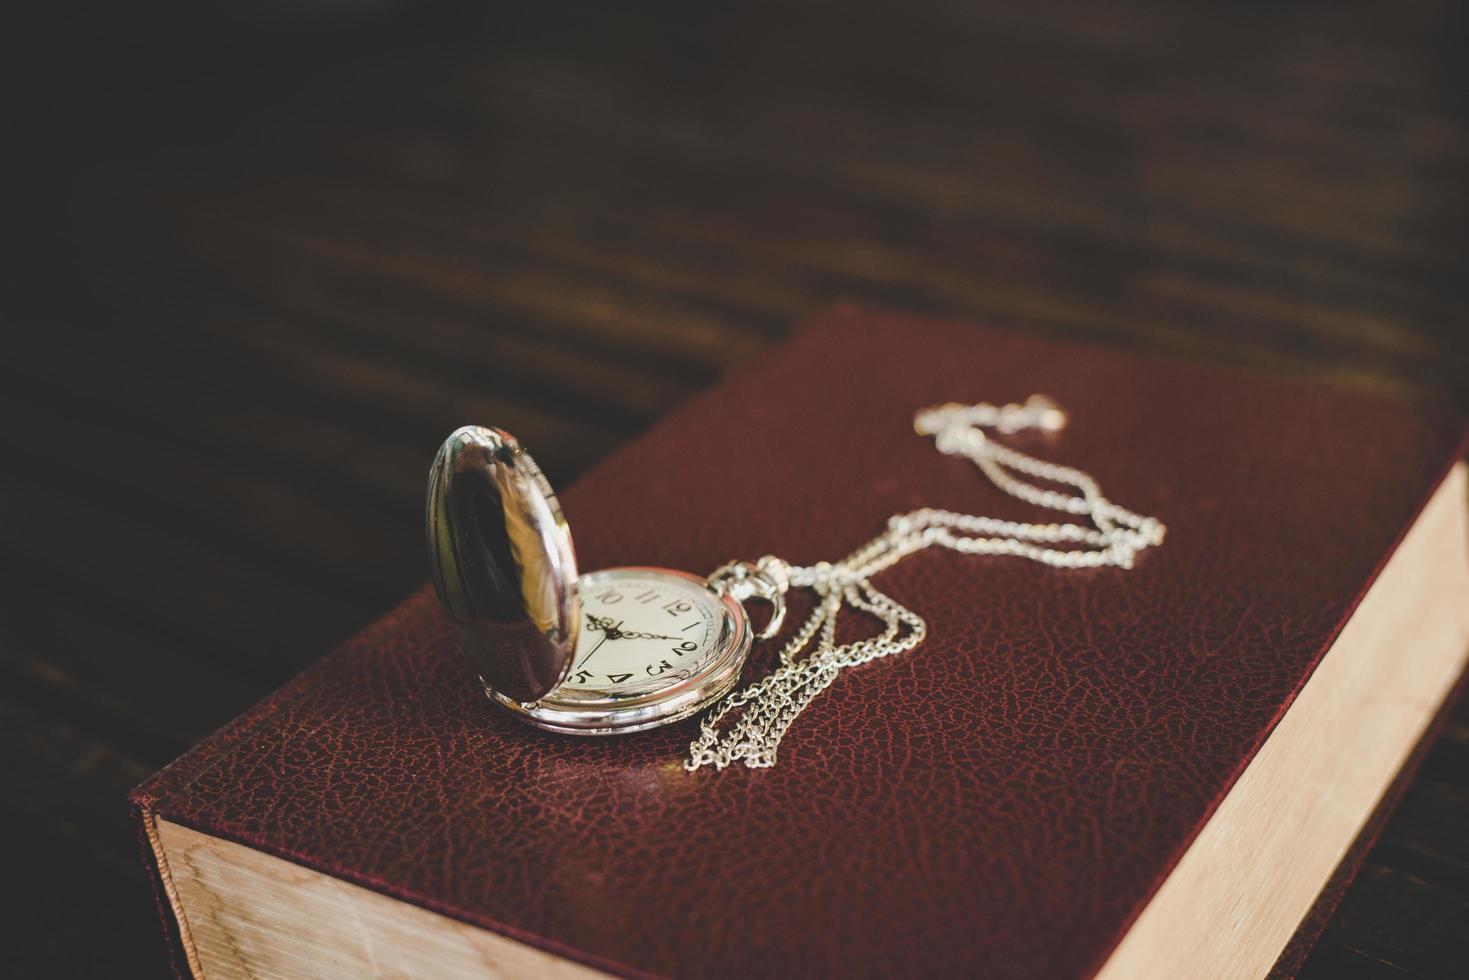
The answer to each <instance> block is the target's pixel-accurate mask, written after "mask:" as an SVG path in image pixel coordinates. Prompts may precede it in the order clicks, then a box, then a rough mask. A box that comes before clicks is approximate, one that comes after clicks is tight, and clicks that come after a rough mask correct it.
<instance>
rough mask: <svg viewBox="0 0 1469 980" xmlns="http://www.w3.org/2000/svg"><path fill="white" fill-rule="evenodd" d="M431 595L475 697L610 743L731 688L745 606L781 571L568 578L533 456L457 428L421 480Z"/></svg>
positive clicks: (741, 647)
mask: <svg viewBox="0 0 1469 980" xmlns="http://www.w3.org/2000/svg"><path fill="white" fill-rule="evenodd" d="M426 531H427V536H428V546H429V553H430V556H431V562H430V564H431V568H432V572H433V580H434V587H435V589H436V590H437V592H438V595H439V600H440V601H441V602H442V603H443V606H444V609H445V611H446V612H447V613H448V614H449V617H450V619H451V620H452V621H453V622H454V625H455V627H456V631H457V633H458V639H459V646H460V648H461V649H462V650H463V651H464V653H465V654H466V655H467V656H468V657H469V659H470V660H471V661H472V662H473V664H474V666H475V668H476V669H477V670H478V671H479V676H480V680H481V681H482V682H483V683H484V686H485V691H486V693H488V694H489V696H490V697H491V698H493V699H494V700H495V701H497V702H499V703H500V704H501V705H503V706H505V707H506V708H509V709H510V710H511V711H514V712H515V713H516V714H518V715H520V716H521V717H522V718H524V719H525V720H526V721H528V722H530V723H531V724H533V725H537V726H539V727H541V728H546V729H549V730H551V731H556V732H570V733H575V734H582V735H607V734H612V733H616V732H635V731H639V730H641V729H645V728H653V727H655V726H658V725H664V724H667V723H669V722H672V721H677V720H679V719H681V718H687V717H688V716H689V715H692V714H694V713H696V712H698V711H699V710H701V709H703V708H704V707H706V706H708V705H709V704H711V703H712V702H714V701H717V700H718V699H719V698H720V697H722V696H723V695H724V694H726V693H727V692H728V691H729V689H730V688H731V687H732V686H733V685H734V683H735V682H736V681H737V680H738V679H739V676H740V669H741V668H742V667H743V666H744V663H745V658H746V657H747V656H749V653H750V645H751V642H752V641H753V639H754V638H755V633H754V630H753V627H752V626H751V622H750V618H749V616H748V615H747V614H746V612H745V607H744V602H743V600H745V599H748V598H764V599H767V600H768V601H769V602H771V603H772V606H773V610H772V614H771V616H770V618H769V621H768V622H767V623H766V624H765V626H764V628H763V629H762V630H761V631H760V634H761V636H762V638H763V636H768V635H770V634H772V633H774V631H775V630H777V629H779V627H780V621H781V618H782V616H783V615H784V608H785V607H784V602H783V599H782V596H783V593H784V591H785V585H784V583H783V582H782V580H781V574H782V569H781V566H780V565H779V564H778V563H774V562H766V564H765V565H764V566H761V565H759V564H756V565H755V566H746V565H743V564H741V565H739V566H738V567H737V568H735V567H731V568H730V570H728V571H723V572H721V573H716V575H715V576H711V577H710V578H708V579H705V578H701V577H699V576H697V575H691V574H690V573H688V572H681V571H676V570H674V569H669V568H648V567H630V568H609V569H604V570H602V571H596V572H591V573H588V574H584V575H580V576H578V574H577V568H576V552H575V550H574V548H573V546H572V539H571V529H570V528H569V527H568V526H567V523H566V519H565V517H563V516H562V513H561V506H560V504H558V503H557V501H556V495H555V493H554V492H553V491H552V489H551V486H550V484H549V483H548V482H547V481H546V478H545V476H543V475H542V473H541V470H540V467H538V466H537V465H536V462H535V460H534V459H532V458H531V455H530V453H528V452H526V451H525V449H524V448H523V447H522V446H521V445H520V443H519V442H517V441H516V439H515V437H514V436H512V435H510V434H509V433H508V432H505V431H503V430H500V429H494V428H485V427H481V426H465V427H464V428H461V429H459V430H457V431H456V432H454V434H453V435H451V436H449V438H448V440H447V441H446V442H445V443H444V445H443V447H442V448H441V449H440V450H439V454H438V456H437V458H436V459H435V460H434V464H433V468H432V469H431V470H430V473H429V490H428V507H427V514H426Z"/></svg>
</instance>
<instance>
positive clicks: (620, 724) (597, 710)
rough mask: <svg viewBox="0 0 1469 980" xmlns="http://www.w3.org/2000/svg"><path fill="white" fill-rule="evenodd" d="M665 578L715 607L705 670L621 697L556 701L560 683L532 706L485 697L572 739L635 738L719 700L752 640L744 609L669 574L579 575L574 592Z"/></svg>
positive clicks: (692, 578)
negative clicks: (612, 582) (717, 619)
mask: <svg viewBox="0 0 1469 980" xmlns="http://www.w3.org/2000/svg"><path fill="white" fill-rule="evenodd" d="M649 575H654V576H667V577H671V578H678V579H682V580H684V581H685V582H694V583H696V584H698V585H699V586H700V587H701V588H703V589H706V590H707V591H708V592H709V594H710V595H711V596H712V597H713V598H714V599H715V600H716V601H717V602H718V603H719V606H720V608H721V611H722V612H723V614H724V616H723V621H722V623H721V627H720V631H719V638H718V639H717V640H716V641H715V644H716V647H717V650H716V652H715V654H714V656H713V657H711V658H710V660H709V664H708V666H707V667H706V668H705V669H703V670H702V671H700V672H699V673H697V674H695V675H694V676H692V677H686V678H682V679H680V680H676V681H673V682H672V683H670V684H669V685H668V686H667V687H663V688H658V689H657V690H653V691H642V692H639V693H633V694H628V695H625V696H619V695H615V694H614V695H610V696H602V697H597V696H593V695H590V694H583V693H576V694H570V693H568V694H567V695H565V696H561V690H562V688H563V687H564V686H565V682H564V681H563V682H562V683H561V684H559V685H557V687H555V688H553V689H552V690H551V691H550V692H549V693H547V694H546V695H545V696H544V697H542V698H540V699H539V700H537V701H531V702H523V701H517V700H515V699H514V698H511V697H507V696H506V695H504V694H501V693H500V692H498V691H496V690H494V689H493V688H491V687H490V686H489V685H488V684H487V685H485V693H486V694H488V695H489V696H490V698H491V699H492V700H493V701H495V702H496V703H498V704H500V705H501V706H503V707H505V708H507V709H509V710H510V711H512V712H514V713H515V714H517V715H519V716H520V718H521V719H522V720H524V721H526V722H529V723H530V724H532V725H535V726H536V727H537V728H543V729H545V730H547V731H552V732H561V733H565V734H573V735H614V734H625V733H627V732H638V731H643V730H645V729H649V728H657V727H660V726H662V725H669V724H672V723H673V722H676V721H681V720H682V719H684V718H687V717H689V716H690V715H693V714H696V713H698V712H699V711H700V710H702V709H703V708H705V707H707V706H708V705H709V704H711V703H712V702H714V701H717V700H718V699H719V698H721V697H723V696H724V694H725V693H727V692H728V691H729V689H730V688H732V687H733V686H734V685H735V682H736V681H738V680H739V678H740V670H741V668H743V667H744V664H745V660H746V659H747V658H748V657H749V654H750V647H751V645H752V642H753V636H752V634H751V631H750V623H749V620H748V619H747V617H746V616H745V609H744V607H743V606H742V605H740V603H739V602H737V601H736V600H734V599H732V598H730V597H729V596H727V595H722V594H720V593H718V592H715V591H714V590H713V589H710V588H709V584H708V582H707V581H706V580H705V579H703V578H701V577H699V576H698V575H692V574H690V573H688V572H684V571H680V570H678V569H675V568H658V567H656V566H651V565H628V566H619V567H616V568H604V569H600V570H598V571H595V572H588V573H586V574H583V575H582V576H581V577H580V578H579V579H578V581H577V587H578V588H581V586H582V585H583V584H584V583H585V584H587V585H593V584H596V583H597V582H598V581H599V580H604V579H609V578H619V577H623V576H626V577H634V576H643V577H646V576H649Z"/></svg>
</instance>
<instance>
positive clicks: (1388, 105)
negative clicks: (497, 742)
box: [0, 0, 1469, 977]
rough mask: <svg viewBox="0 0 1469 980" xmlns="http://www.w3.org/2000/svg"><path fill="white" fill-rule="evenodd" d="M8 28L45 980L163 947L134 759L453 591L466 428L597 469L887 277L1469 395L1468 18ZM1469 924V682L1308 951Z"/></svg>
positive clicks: (568, 14) (443, 6) (10, 321)
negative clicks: (432, 501) (454, 449)
mask: <svg viewBox="0 0 1469 980" xmlns="http://www.w3.org/2000/svg"><path fill="white" fill-rule="evenodd" d="M39 6H42V7H45V5H39ZM7 21H8V26H7V29H6V32H5V33H6V36H5V37H4V39H3V41H0V45H3V47H4V62H5V69H4V71H5V74H6V76H7V77H6V84H5V85H4V90H5V95H4V99H5V102H6V106H5V115H4V133H5V137H6V138H5V140H4V150H3V154H0V156H3V159H0V177H3V180H0V203H3V208H4V210H3V218H0V241H3V243H4V245H5V246H6V258H5V261H4V265H3V268H4V270H5V280H6V285H5V288H4V290H3V291H0V452H3V463H0V513H3V517H0V580H3V591H0V770H3V774H4V776H3V779H0V824H3V826H0V836H3V841H4V845H3V847H4V851H3V854H4V860H5V867H6V872H7V873H6V880H7V881H8V882H9V888H10V895H9V898H10V899H12V901H13V902H14V907H13V908H12V909H11V911H9V912H7V913H6V914H5V916H4V917H3V920H0V921H3V934H4V936H5V956H4V958H0V972H3V973H6V974H14V975H20V976H31V975H37V976H40V975H45V976H65V975H106V976H131V975H140V976H158V975H162V974H163V972H164V970H165V961H164V958H163V953H162V944H161V938H160V935H161V932H160V929H159V927H158V925H157V923H156V912H155V910H154V907H153V903H152V898H151V896H150V894H149V892H148V890H147V887H146V884H145V880H144V877H143V872H142V864H141V859H140V856H139V850H138V847H137V844H136V841H135V839H134V831H133V828H132V826H131V824H130V823H129V820H128V814H127V809H126V805H125V802H124V797H125V793H126V791H127V789H128V788H129V787H130V786H131V785H133V784H134V783H136V782H138V781H139V780H141V779H142V778H143V777H144V776H146V775H147V774H149V773H150V772H152V771H153V770H154V769H156V768H158V767H159V766H161V765H163V764H164V763H166V762H168V761H169V760H170V759H172V758H173V757H174V756H176V755H177V754H179V753H180V752H182V751H183V750H184V749H185V748H187V747H188V746H189V745H191V744H192V743H193V742H195V741H196V740H198V739H199V738H201V737H202V736H204V735H205V734H207V733H208V732H209V731H211V730H213V729H214V728H216V727H218V726H219V725H222V724H224V723H225V722H227V721H228V720H229V719H230V718H231V717H233V716H234V715H235V714H236V713H238V712H239V711H240V710H242V709H243V708H245V707H246V706H247V705H249V704H250V703H252V702H253V701H255V700H256V699H258V698H259V697H261V696H263V695H264V694H265V693H267V692H268V691H269V690H270V689H271V688H273V687H274V686H276V685H277V684H279V683H280V682H281V681H283V680H285V679H286V678H287V677H289V676H290V675H291V674H293V673H294V672H296V671H297V670H298V669H300V668H301V667H303V666H304V665H305V664H307V663H309V662H310V661H311V660H313V659H314V658H315V657H317V656H319V655H320V654H321V653H323V652H325V651H326V650H327V649H328V648H330V647H331V646H333V645H335V644H336V643H337V642H338V641H340V640H341V639H343V638H345V637H346V636H348V635H350V634H351V633H353V632H354V631H356V630H357V629H358V628H360V627H361V626H362V625H364V624H365V623H366V622H368V621H369V620H371V619H372V618H373V617H375V616H377V615H379V614H381V613H382V612H384V611H386V610H387V609H388V608H389V607H390V606H391V605H393V604H394V603H395V602H396V600H398V599H399V598H400V597H402V596H403V595H405V594H406V593H408V592H409V591H410V590H412V589H413V588H415V587H416V586H417V585H419V584H420V583H421V582H422V581H423V580H424V577H425V565H424V559H423V556H422V544H421V536H420V535H421V530H420V520H421V518H420V507H421V500H422V493H423V481H424V475H425V473H426V468H427V465H428V462H429V460H430V458H431V456H432V453H433V450H434V449H435V447H436V446H437V445H438V443H439V441H440V440H441V439H442V438H443V436H444V435H445V434H446V433H447V432H449V431H450V430H451V429H452V428H454V427H455V426H457V425H459V424H461V423H463V422H466V421H481V422H488V421H493V422H494V423H495V424H498V425H503V426H505V427H507V428H509V429H511V430H512V431H514V432H516V433H517V434H519V435H520V436H521V437H522V438H523V439H525V440H526V441H527V442H528V443H529V444H530V445H532V446H534V447H535V452H536V454H537V457H538V458H539V459H540V460H541V461H542V462H543V464H545V465H546V468H547V470H548V471H549V475H550V476H551V478H552V479H553V481H555V482H557V483H559V484H565V483H567V482H569V481H570V480H572V479H574V478H575V476H576V475H577V473H578V472H580V471H581V470H583V469H585V468H586V467H588V466H589V465H590V464H591V463H593V462H595V461H596V460H597V459H599V458H601V457H602V456H604V455H605V454H607V453H609V452H611V451H613V450H614V449H616V448H617V446H618V445H619V444H621V443H622V442H623V441H625V440H626V439H628V438H629V437H630V436H632V435H634V434H636V433H637V432H639V431H640V430H642V429H643V428H644V427H646V426H647V425H649V424H650V423H651V422H652V421H653V420H655V419H657V418H658V417H659V416H661V415H663V414H664V413H666V412H668V411H669V410H671V409H672V408H674V407H675V406H677V405H678V404H679V403H680V402H681V401H682V400H684V399H685V398H687V397H689V396H690V395H692V394H693V393H695V392H698V391H700V390H703V389H705V388H707V387H708V386H710V385H711V384H713V383H715V382H716V381H717V380H718V379H719V378H720V376H721V375H722V374H724V373H725V372H726V371H728V370H729V369H730V368H732V367H734V366H736V365H739V364H741V363H742V362H745V361H746V360H748V359H749V358H751V357H753V356H755V355H757V354H758V353H759V352H760V351H762V350H764V349H766V348H768V347H769V346H771V345H772V344H774V343H776V342H778V341H779V339H780V338H781V337H782V336H783V335H784V334H786V333H787V332H788V331H790V330H791V329H793V328H794V327H795V326H796V325H798V324H799V323H800V321H801V320H802V319H803V318H805V317H807V316H809V315H810V314H812V313H814V312H816V311H818V310H820V309H822V308H823V307H826V306H828V305H830V304H831V303H833V302H835V301H837V300H843V299H847V300H857V301H860V302H863V303H869V304H880V305H886V306H892V307H900V308H906V309H912V310H916V311H922V312H931V313H939V314H944V315H952V316H958V317H962V318H964V319H969V320H974V321H978V322H983V323H986V324H990V325H994V326H1000V327H1004V328H1008V329H1013V330H1023V331H1029V332H1034V333H1040V334H1045V335H1049V336H1058V337H1065V336H1071V337H1081V338H1087V339H1090V340H1101V341H1105V342H1110V343H1115V344H1118V345H1125V346H1128V347H1133V348H1139V349H1146V350H1150V351H1156V352H1165V353H1170V354H1175V355H1178V356H1182V357H1186V358H1193V359H1203V360H1209V361H1214V362H1224V363H1234V364H1239V365H1246V366H1250V367H1253V368H1255V369H1259V370H1265V371H1272V372H1284V373H1289V374H1295V375H1300V376H1309V377H1319V378H1323V379H1330V380H1334V381H1339V382H1342V383H1346V384H1352V385H1360V386H1371V387H1378V388H1390V389H1394V390H1398V391H1401V392H1404V393H1407V394H1410V395H1421V396H1425V397H1435V398H1446V399H1449V400H1451V401H1453V402H1454V403H1455V404H1457V406H1458V407H1459V408H1460V410H1461V411H1462V410H1469V329H1466V328H1469V323H1466V302H1465V287H1466V283H1469V261H1466V255H1469V221H1466V219H1469V180H1466V177H1469V8H1466V6H1465V5H1463V4H1460V3H1454V2H1437V0H1407V2H1398V3H1394V4H1391V5H1384V4H1367V3H1353V2H1347V3H1342V2H1322V3H1286V4H1275V3H1270V4H1264V3H1232V4H1219V5H1217V6H1207V5H1200V4H1180V3H1177V2H1152V3H1136V4H1123V5H1117V4H1107V5H1102V4H1097V3H1088V2H1081V0H1074V2H1052V0H1031V2H1027V3H1021V4H1015V3H987V4H979V3H966V2H922V3H919V2H914V0H905V2H903V3H888V4H875V3H859V2H845V3H836V2H830V3H827V2H812V0H802V2H784V3H771V4H697V3H695V4H691V3H658V4H636V5H634V4H611V3H595V2H586V3H574V4H551V3H541V4H528V5H524V6H521V5H511V4H476V3H469V2H448V0H441V2H433V0H420V2H409V0H401V2H396V0H314V2H305V3H290V2H287V0H277V2H256V3H251V2H234V3H224V4H207V5H201V4H191V3H178V2H167V3H165V2H149V0H144V2H141V3H134V4H116V5H113V4H101V3H93V4H87V3H81V4H63V5H52V6H50V7H45V9H43V10H41V11H33V12H32V13H30V14H29V15H27V16H26V17H23V18H20V19H14V18H13V16H12V17H8V18H7ZM1344 451H1350V448H1349V447H1347V448H1345V449H1344ZM1466 932H1469V712H1466V711H1465V710H1464V709H1461V710H1460V711H1459V713H1458V714H1457V716H1456V717H1455V719H1454V720H1453V721H1452V722H1451V723H1450V725H1449V727H1448V729H1447V730H1446V732H1445V733H1444V734H1443V735H1442V736H1441V737H1440V739H1439V741H1438V743H1437V744H1436V745H1435V747H1434V749H1433V750H1432V753H1431V754H1430V756H1429V758H1428V761H1427V763H1426V765H1425V766H1424V769H1423V770H1422V772H1421V774H1420V776H1419V778H1418V779H1417V781H1416V782H1415V783H1414V785H1413V787H1412V789H1411V790H1410V791H1409V793H1408V795H1407V798H1406V799H1405V801H1404V804H1403V806H1402V808H1401V810H1400V811H1399V813H1398V815H1397V816H1396V818H1395V819H1394V820H1393V822H1392V824H1391V826H1390V827H1389V829H1388V831H1387V833H1386V834H1385V836H1384V837H1383V839H1382V841H1381V842H1380V843H1379V844H1378V845H1377V847H1376V848H1375V849H1374V851H1373V852H1372V855H1371V857H1370V859H1369V861H1368V864H1367V866H1366V868H1365V869H1364V870H1363V872H1362V874H1361V875H1360V877H1359V878H1358V880H1357V882H1356V884H1355V885H1354V886H1353V889H1352V891H1351V892H1350V894H1349V895H1348V897H1347V899H1346V902H1345V903H1344V905H1343V906H1342V908H1341V910H1340V911H1339V912H1338V913H1337V915H1336V917H1335V919H1334V920H1333V922H1332V924H1331V925H1330V926H1329V927H1328V930H1327V932H1326V934H1325V938H1324V939H1323V941H1322V943H1321V945H1320V946H1319V947H1318V948H1317V950H1316V951H1315V953H1314V954H1313V956H1312V958H1311V960H1310V961H1309V963H1308V966H1307V971H1306V972H1307V975H1309V976H1312V977H1340V976H1352V977H1402V976H1431V975H1439V974H1440V973H1442V972H1446V971H1448V970H1450V969H1452V967H1451V966H1450V964H1455V965H1460V966H1461V965H1462V964H1461V963H1459V955H1460V952H1461V950H1462V945H1463V936H1464V935H1465V934H1466Z"/></svg>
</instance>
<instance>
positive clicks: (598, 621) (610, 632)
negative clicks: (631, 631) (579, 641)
mask: <svg viewBox="0 0 1469 980" xmlns="http://www.w3.org/2000/svg"><path fill="white" fill-rule="evenodd" d="M620 625H622V624H621V623H614V622H612V620H611V619H603V618H602V617H601V616H590V615H589V616H587V626H589V627H590V628H592V629H594V630H601V631H602V632H603V633H605V634H607V635H606V636H604V637H603V639H606V640H620V639H622V638H623V637H624V636H626V635H627V634H625V633H623V632H622V631H621V630H619V629H618V628H617V627H618V626H620Z"/></svg>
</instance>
